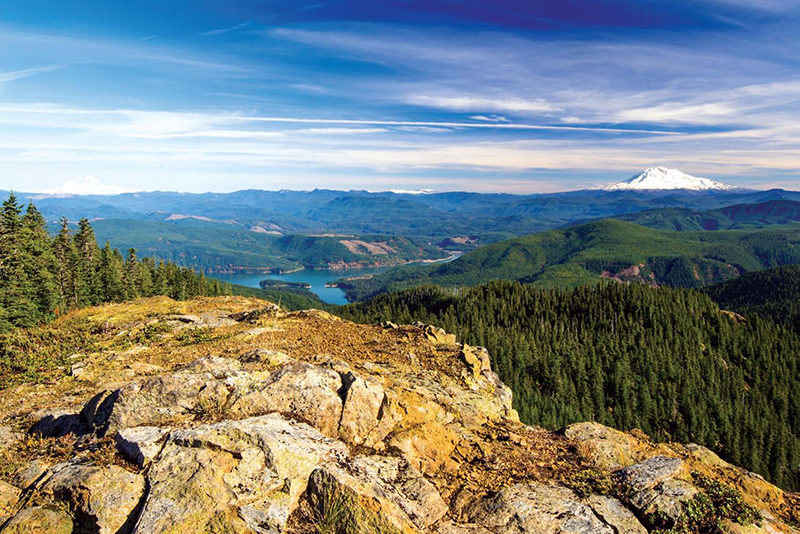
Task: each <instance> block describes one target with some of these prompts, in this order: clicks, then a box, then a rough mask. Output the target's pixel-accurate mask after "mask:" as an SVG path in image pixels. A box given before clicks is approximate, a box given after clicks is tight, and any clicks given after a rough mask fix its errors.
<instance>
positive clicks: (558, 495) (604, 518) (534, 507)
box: [444, 483, 647, 534]
mask: <svg viewBox="0 0 800 534" xmlns="http://www.w3.org/2000/svg"><path fill="white" fill-rule="evenodd" d="M465 513H466V516H467V518H468V520H469V522H468V523H467V524H466V525H462V526H460V527H458V526H456V525H450V526H448V527H447V529H446V530H444V532H452V533H456V532H459V530H456V528H465V529H466V530H462V531H461V532H465V533H466V532H471V531H474V532H482V530H480V529H486V530H488V531H489V532H492V533H493V534H527V533H530V534H560V533H565V532H571V533H575V534H644V533H646V532H647V531H646V530H645V529H644V527H642V525H641V524H640V523H639V522H638V521H637V520H636V518H635V517H634V516H633V514H632V513H631V512H630V511H628V510H627V509H626V508H625V507H624V506H622V505H621V504H619V502H618V501H615V500H613V499H610V498H607V500H605V499H604V500H586V499H581V498H580V497H578V496H577V495H576V494H575V493H574V492H573V491H572V490H570V489H568V488H564V487H560V486H551V485H545V484H539V483H529V484H515V485H513V486H510V487H507V488H504V489H503V490H501V491H500V492H499V493H497V494H496V495H494V496H491V497H487V498H483V499H479V500H477V501H476V502H475V503H473V504H472V505H471V506H469V507H467V509H466V512H465Z"/></svg>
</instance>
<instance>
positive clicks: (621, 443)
mask: <svg viewBox="0 0 800 534" xmlns="http://www.w3.org/2000/svg"><path fill="white" fill-rule="evenodd" d="M564 435H565V436H566V437H567V439H569V440H571V441H573V442H574V443H575V446H576V448H577V450H578V454H579V455H580V456H582V457H583V458H584V459H585V460H586V461H588V462H589V463H591V464H593V465H595V466H596V467H599V468H605V469H620V468H623V467H628V466H629V465H632V464H633V463H635V462H636V461H637V460H638V453H637V447H636V445H637V442H638V440H637V439H636V438H634V437H633V436H631V435H630V434H626V433H624V432H620V431H619V430H614V429H613V428H609V427H607V426H604V425H601V424H599V423H594V422H586V423H575V424H572V425H569V426H568V427H566V428H565V429H564Z"/></svg>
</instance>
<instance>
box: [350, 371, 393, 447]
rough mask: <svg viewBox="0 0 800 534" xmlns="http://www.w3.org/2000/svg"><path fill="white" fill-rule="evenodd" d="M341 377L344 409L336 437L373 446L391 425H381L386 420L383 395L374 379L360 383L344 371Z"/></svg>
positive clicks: (384, 435) (361, 379)
mask: <svg viewBox="0 0 800 534" xmlns="http://www.w3.org/2000/svg"><path fill="white" fill-rule="evenodd" d="M341 376H342V392H341V394H342V395H343V399H344V407H343V409H342V417H341V420H340V422H339V436H340V437H341V438H342V439H343V440H344V441H346V442H348V443H353V444H355V445H361V444H365V445H366V446H368V447H374V446H375V445H376V444H377V443H378V442H380V441H382V440H383V438H385V437H386V435H387V434H388V433H389V432H390V431H391V430H392V427H393V426H394V425H385V424H384V425H381V422H382V420H383V419H384V418H387V419H390V418H391V415H390V413H389V410H386V409H384V408H385V407H386V405H387V403H388V399H387V396H386V392H385V391H384V390H383V387H382V386H381V384H380V383H379V382H378V381H377V380H364V379H363V378H360V377H358V376H356V375H355V374H353V373H352V372H347V373H344V374H342V375H341Z"/></svg>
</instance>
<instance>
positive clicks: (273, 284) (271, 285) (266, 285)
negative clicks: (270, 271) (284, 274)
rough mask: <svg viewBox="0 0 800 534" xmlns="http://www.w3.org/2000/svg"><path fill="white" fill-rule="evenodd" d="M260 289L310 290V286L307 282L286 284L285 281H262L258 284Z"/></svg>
mask: <svg viewBox="0 0 800 534" xmlns="http://www.w3.org/2000/svg"><path fill="white" fill-rule="evenodd" d="M258 285H260V286H261V289H276V288H279V287H288V288H291V289H311V284H309V283H307V282H287V281H286V280H270V279H267V280H262V281H261V282H259V284H258Z"/></svg>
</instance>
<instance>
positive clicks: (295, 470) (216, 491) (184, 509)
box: [133, 414, 347, 534]
mask: <svg viewBox="0 0 800 534" xmlns="http://www.w3.org/2000/svg"><path fill="white" fill-rule="evenodd" d="M346 455H347V448H346V447H345V446H344V444H342V443H341V442H338V441H335V440H332V439H330V438H327V437H325V436H324V435H322V434H321V433H320V432H318V431H317V430H315V429H313V428H311V427H310V426H308V425H306V424H303V423H295V422H291V421H289V420H287V419H285V418H284V417H282V416H280V415H278V414H270V415H265V416H261V417H254V418H248V419H243V420H240V421H223V422H220V423H216V424H211V425H201V426H198V427H196V428H192V429H186V430H176V431H173V432H172V433H171V434H170V436H169V438H168V440H167V442H166V443H165V445H164V447H163V449H162V450H161V452H160V453H159V455H158V457H157V460H156V461H155V462H154V463H153V464H152V467H151V468H150V472H149V474H148V481H149V486H150V490H149V492H148V495H147V498H146V500H145V503H144V506H143V508H142V512H141V514H140V516H139V519H138V521H137V523H136V526H135V528H134V530H133V532H136V533H142V534H144V533H166V532H186V533H192V532H197V533H200V532H206V529H207V528H208V527H209V525H212V524H216V525H218V526H220V527H222V526H226V525H227V527H226V528H232V529H248V528H249V529H251V530H252V531H255V532H281V531H282V529H283V527H284V525H285V524H286V521H287V519H288V517H289V514H290V513H291V512H292V511H293V510H294V509H295V508H296V507H297V503H298V500H299V498H300V496H301V495H302V494H303V492H304V491H305V489H306V486H307V484H308V479H309V476H310V475H311V472H312V471H313V470H314V469H315V468H316V467H318V466H319V465H321V464H324V463H327V462H333V461H336V460H337V459H339V458H343V457H345V456H346ZM234 531H236V530H234Z"/></svg>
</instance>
